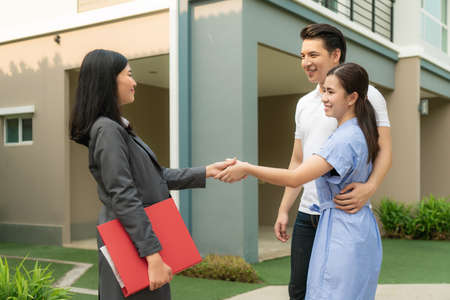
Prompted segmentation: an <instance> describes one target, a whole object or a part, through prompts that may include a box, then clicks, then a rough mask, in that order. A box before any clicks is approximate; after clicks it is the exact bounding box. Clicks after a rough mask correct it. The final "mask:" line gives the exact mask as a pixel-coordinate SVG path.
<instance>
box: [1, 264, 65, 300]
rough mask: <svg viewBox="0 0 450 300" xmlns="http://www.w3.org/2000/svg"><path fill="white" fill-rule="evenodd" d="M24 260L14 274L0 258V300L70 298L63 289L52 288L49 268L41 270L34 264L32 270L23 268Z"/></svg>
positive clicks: (53, 299)
mask: <svg viewBox="0 0 450 300" xmlns="http://www.w3.org/2000/svg"><path fill="white" fill-rule="evenodd" d="M24 262H25V259H24V260H22V262H21V263H20V264H19V265H18V266H17V267H16V270H15V274H12V272H10V270H9V266H8V261H7V260H6V258H5V259H4V260H3V258H1V257H0V299H2V300H31V299H33V300H65V299H70V298H71V297H72V295H71V293H70V292H69V291H68V290H66V289H63V288H54V287H52V283H53V281H54V279H53V277H52V272H51V271H50V270H49V269H48V268H49V266H47V267H45V268H43V269H42V268H41V267H40V266H39V263H38V262H36V264H35V265H34V268H33V269H32V270H27V269H26V268H25V267H24V265H23V264H24Z"/></svg>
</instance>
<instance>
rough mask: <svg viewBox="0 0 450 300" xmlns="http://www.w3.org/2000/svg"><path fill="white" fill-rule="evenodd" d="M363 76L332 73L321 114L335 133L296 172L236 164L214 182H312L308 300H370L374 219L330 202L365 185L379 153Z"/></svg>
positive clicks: (351, 68) (377, 254) (351, 71)
mask: <svg viewBox="0 0 450 300" xmlns="http://www.w3.org/2000/svg"><path fill="white" fill-rule="evenodd" d="M368 83H369V82H368V75H367V72H366V71H365V70H364V69H363V68H362V67H361V66H359V65H357V64H353V63H347V64H343V65H340V66H337V67H335V68H333V69H331V70H330V71H329V72H328V74H327V78H326V80H325V82H324V84H323V87H322V92H323V94H322V102H323V105H324V111H325V114H326V115H327V116H329V117H334V118H336V119H337V121H338V128H337V129H336V130H335V131H334V132H333V134H332V135H331V136H330V137H329V138H328V140H327V141H326V143H325V144H324V145H323V147H322V148H321V150H320V151H319V152H318V153H315V155H313V156H312V157H310V158H309V159H308V160H306V161H305V162H304V163H302V164H301V165H300V166H299V167H298V168H297V169H295V170H286V169H276V168H267V167H260V166H254V165H251V164H249V163H244V162H239V163H238V164H236V165H235V166H232V167H229V168H228V169H226V170H225V171H223V172H222V173H220V174H219V175H217V176H216V177H217V178H220V179H221V180H223V181H225V182H232V181H235V180H238V179H241V178H243V177H245V176H246V175H252V176H255V177H257V178H259V179H261V180H263V181H266V182H269V183H272V184H276V185H282V186H291V187H297V186H299V185H301V184H304V183H306V182H309V181H311V180H313V179H316V178H318V179H317V180H316V186H317V192H318V195H319V201H320V207H312V209H315V210H320V212H321V216H320V220H319V224H318V227H317V232H316V236H315V240H314V247H313V250H312V254H311V260H310V264H309V265H310V268H309V273H308V281H307V291H306V299H307V300H369V299H374V298H375V292H376V288H377V282H378V274H379V272H380V267H381V259H382V247H381V239H380V233H379V231H378V226H377V223H376V221H375V217H374V215H373V213H372V211H371V209H370V207H369V206H368V205H366V206H365V207H363V208H362V209H361V210H360V211H358V212H357V213H355V214H348V213H346V212H344V211H342V210H339V209H335V206H334V202H333V198H334V196H335V195H336V194H338V193H339V192H340V191H341V190H342V189H343V188H344V187H345V186H346V185H347V184H349V183H351V182H366V181H367V179H368V178H369V175H370V173H371V171H372V163H373V161H374V160H375V158H376V156H377V153H378V142H377V141H378V131H377V127H376V120H375V113H374V110H373V107H372V106H371V104H370V102H369V101H368V100H367V89H368Z"/></svg>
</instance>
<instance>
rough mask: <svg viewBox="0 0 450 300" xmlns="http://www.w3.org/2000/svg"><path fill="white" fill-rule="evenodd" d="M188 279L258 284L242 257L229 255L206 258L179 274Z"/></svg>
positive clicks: (254, 273) (255, 275) (252, 270)
mask: <svg viewBox="0 0 450 300" xmlns="http://www.w3.org/2000/svg"><path fill="white" fill-rule="evenodd" d="M181 274H182V275H185V276H188V277H196V278H206V279H218V280H227V281H239V282H248V283H259V282H261V280H260V279H259V276H258V274H257V273H256V271H255V270H254V269H253V268H252V266H251V265H250V264H249V263H247V262H246V261H245V260H244V259H243V258H242V257H239V256H230V255H214V254H210V255H208V256H206V257H205V258H204V259H203V261H202V262H201V263H199V264H197V265H195V266H193V267H191V268H189V269H187V270H185V271H183V272H182V273H181Z"/></svg>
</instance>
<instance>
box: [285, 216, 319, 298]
mask: <svg viewBox="0 0 450 300" xmlns="http://www.w3.org/2000/svg"><path fill="white" fill-rule="evenodd" d="M318 223H319V216H318V215H309V214H305V213H302V212H300V211H299V212H298V214H297V218H296V220H295V224H294V231H293V233H292V241H291V279H290V281H289V297H290V300H303V299H305V295H306V279H307V277H308V266H309V259H310V257H311V251H312V247H313V243H314V236H315V235H316V229H317V224H318Z"/></svg>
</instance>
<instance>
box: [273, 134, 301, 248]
mask: <svg viewBox="0 0 450 300" xmlns="http://www.w3.org/2000/svg"><path fill="white" fill-rule="evenodd" d="M302 161H303V150H302V142H301V140H299V139H295V141H294V147H293V149H292V156H291V162H290V163H289V170H293V169H296V168H297V167H298V166H300V164H301V163H302ZM301 189H302V187H301V186H299V187H297V188H291V187H286V188H285V189H284V194H283V198H281V204H280V208H279V209H278V217H277V220H276V222H275V225H274V228H273V229H274V232H275V236H276V237H277V239H279V240H280V241H282V242H287V240H288V239H289V235H288V234H287V232H286V227H287V224H288V222H289V210H290V209H291V207H292V205H293V204H294V202H295V199H297V196H298V194H299V193H300V191H301Z"/></svg>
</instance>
